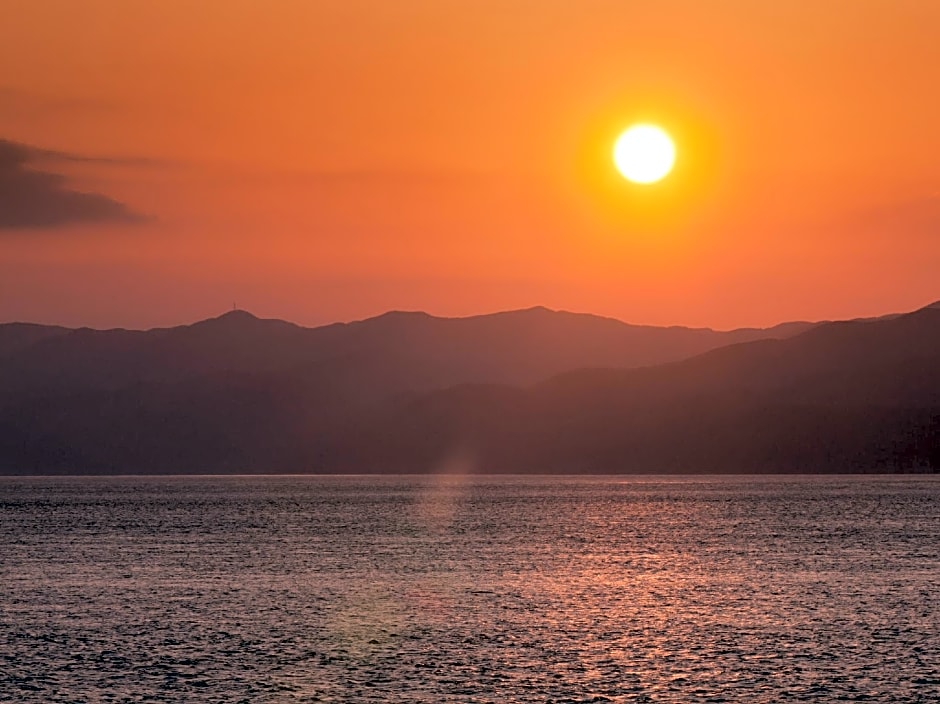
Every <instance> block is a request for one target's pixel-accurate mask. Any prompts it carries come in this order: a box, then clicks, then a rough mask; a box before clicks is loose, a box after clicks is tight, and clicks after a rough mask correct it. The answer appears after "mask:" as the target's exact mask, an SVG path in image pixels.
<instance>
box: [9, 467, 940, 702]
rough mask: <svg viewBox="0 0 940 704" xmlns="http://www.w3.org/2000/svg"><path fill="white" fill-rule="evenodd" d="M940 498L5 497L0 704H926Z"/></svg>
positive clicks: (139, 489) (379, 488)
mask: <svg viewBox="0 0 940 704" xmlns="http://www.w3.org/2000/svg"><path fill="white" fill-rule="evenodd" d="M938 519H940V478H938V477H927V476H907V477H857V478H856V477H852V478H849V477H785V478H782V477H761V478H755V477H694V478H689V477H686V478H669V479H663V478H656V477H631V478H623V477H609V478H603V479H593V478H588V479H585V478H579V479H564V478H552V479H547V478H524V479H523V478H499V479H497V478H488V477H477V478H466V477H464V478H461V477H447V478H440V477H438V478H420V477H385V478H381V477H266V478H261V477H229V478H218V477H188V478H179V477H178V478H174V477H169V478H167V477H161V478H152V477H151V478H148V477H140V478H113V477H112V478H60V479H51V478H29V479H24V478H0V673H2V674H0V701H4V702H5V701H23V702H59V701H62V702H64V701H101V702H107V701H204V702H236V701H252V702H290V701H310V702H315V701H321V702H326V701H336V702H360V701H361V702H369V701H376V702H384V701H404V702H411V701H413V702H563V701H564V702H567V701H571V702H589V701H614V702H680V701H681V702H693V701H702V702H778V701H824V702H831V701H875V702H930V701H937V698H938V696H940V596H938V593H937V589H936V587H937V584H938V583H940V541H938V540H937V526H938Z"/></svg>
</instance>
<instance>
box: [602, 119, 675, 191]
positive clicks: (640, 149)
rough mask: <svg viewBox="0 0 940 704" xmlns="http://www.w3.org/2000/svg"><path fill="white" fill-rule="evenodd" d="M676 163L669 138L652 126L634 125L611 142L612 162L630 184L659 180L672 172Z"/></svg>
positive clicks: (673, 147) (673, 148)
mask: <svg viewBox="0 0 940 704" xmlns="http://www.w3.org/2000/svg"><path fill="white" fill-rule="evenodd" d="M675 162H676V148H675V145H673V143H672V139H670V137H669V135H668V134H666V132H664V131H663V130H662V129H660V128H659V127H656V126H655V125H634V126H632V127H630V128H629V129H628V130H626V131H625V132H624V133H623V134H621V135H620V137H618V138H617V142H616V143H615V144H614V164H616V166H617V170H618V171H619V172H620V173H621V174H622V175H623V177H624V178H626V179H627V180H628V181H632V182H633V183H640V184H647V183H655V182H657V181H660V180H662V179H663V178H665V177H666V176H667V175H668V174H669V172H670V171H672V167H673V165H674V164H675Z"/></svg>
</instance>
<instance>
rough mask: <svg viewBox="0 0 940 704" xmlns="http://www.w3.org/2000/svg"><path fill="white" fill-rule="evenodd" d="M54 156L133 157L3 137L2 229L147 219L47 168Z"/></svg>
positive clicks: (62, 159)
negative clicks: (96, 154)
mask: <svg viewBox="0 0 940 704" xmlns="http://www.w3.org/2000/svg"><path fill="white" fill-rule="evenodd" d="M55 162H100V163H133V162H131V161H128V162H124V161H123V160H116V159H96V158H93V157H84V156H80V155H75V154H68V153H66V152H58V151H53V150H48V149H39V148H37V147H32V146H29V145H26V144H20V143H18V142H11V141H9V140H5V139H0V230H4V229H6V230H12V229H23V228H50V227H62V226H65V225H72V224H79V223H108V222H141V221H142V220H143V218H142V217H141V216H140V215H138V214H136V213H134V212H133V211H132V210H130V209H129V208H128V207H127V206H126V205H125V204H124V203H121V202H119V201H116V200H114V199H113V198H109V197H108V196H105V195H101V194H99V193H85V192H82V191H78V190H74V189H73V188H71V187H70V186H69V184H68V181H67V179H66V178H65V176H63V175H61V174H58V173H55V172H54V171H48V170H46V169H47V168H48V167H46V166H45V165H46V164H50V163H55Z"/></svg>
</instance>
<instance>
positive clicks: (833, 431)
mask: <svg viewBox="0 0 940 704" xmlns="http://www.w3.org/2000/svg"><path fill="white" fill-rule="evenodd" d="M938 370H940V308H938V307H937V306H936V304H935V305H934V306H928V307H927V308H924V309H922V310H920V311H916V312H914V313H910V314H905V315H897V316H887V317H884V318H879V319H872V320H867V321H853V322H836V323H826V324H813V323H793V324H786V325H783V326H778V327H776V328H771V329H769V330H751V329H746V330H736V331H731V332H716V331H712V330H707V329H689V328H656V327H646V326H632V325H627V324H625V323H622V322H619V321H616V320H612V319H608V318H600V317H597V316H591V315H581V314H573V313H564V312H555V311H549V310H547V309H544V308H534V309H529V310H524V311H512V312H507V313H498V314H493V315H485V316H475V317H471V318H457V319H447V318H435V317H433V316H429V315H426V314H423V313H404V312H392V313H387V314H385V315H382V316H379V317H376V318H371V319H369V320H364V321H359V322H356V323H349V324H335V325H328V326H323V327H319V328H303V327H300V326H296V325H293V324H290V323H286V322H283V321H278V320H261V319H258V318H255V317H254V316H252V315H250V314H248V313H245V312H243V311H234V312H231V313H227V314H226V315H223V316H221V317H219V318H214V319H211V320H206V321H202V322H199V323H196V324H194V325H189V326H183V327H178V328H166V329H157V330H149V331H127V330H108V331H96V330H88V329H80V330H65V329H62V328H44V327H41V326H24V325H22V324H14V325H2V326H0V472H4V473H63V472H66V473H89V472H119V473H147V472H183V473H186V472H403V471H404V472H429V471H438V470H439V469H440V468H441V467H444V466H447V465H448V464H449V463H450V462H451V461H452V460H453V459H454V458H455V457H456V458H460V459H461V461H462V463H463V465H464V466H466V467H470V468H472V469H474V470H475V471H488V472H565V473H568V472H705V471H708V472H766V471H784V472H786V471H810V472H816V471H876V470H883V471H900V470H918V471H921V470H924V471H926V470H930V469H933V470H936V469H937V468H938V467H940V456H938V447H940V440H938V437H940V371H938Z"/></svg>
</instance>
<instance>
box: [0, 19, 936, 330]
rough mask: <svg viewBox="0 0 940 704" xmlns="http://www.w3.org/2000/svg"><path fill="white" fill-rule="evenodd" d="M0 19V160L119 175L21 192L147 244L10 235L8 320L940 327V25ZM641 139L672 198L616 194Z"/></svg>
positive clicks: (639, 191) (0, 291) (2, 277)
mask: <svg viewBox="0 0 940 704" xmlns="http://www.w3.org/2000/svg"><path fill="white" fill-rule="evenodd" d="M3 15H4V18H5V21H4V22H2V23H0V139H5V140H9V141H10V142H15V143H21V144H26V145H31V146H32V147H36V148H38V149H44V150H55V151H57V152H65V153H68V154H69V155H76V156H77V155H81V156H94V157H110V158H113V159H115V161H113V162H96V161H75V160H69V159H66V158H64V157H63V156H61V155H59V156H56V157H51V158H50V157H48V155H46V156H45V157H42V158H40V157H34V156H30V157H29V158H30V162H29V163H28V164H26V165H25V166H21V167H17V168H16V169H15V173H13V176H14V177H17V178H19V177H22V176H23V171H24V169H26V168H29V169H40V170H43V171H47V172H50V173H58V174H64V175H67V176H68V177H69V179H70V180H69V182H68V184H67V187H68V188H69V189H74V190H77V191H82V192H89V193H95V194H100V195H103V196H107V197H109V198H111V199H114V200H115V201H118V202H120V203H123V204H124V205H125V206H126V209H127V211H128V212H132V213H134V214H139V215H142V216H145V219H143V220H141V219H134V218H130V217H128V218H121V217H117V218H110V219H113V220H114V221H113V222H110V221H108V220H109V218H102V219H101V221H90V222H68V221H66V222H61V223H58V224H56V225H55V226H51V227H22V226H11V225H10V224H9V223H7V225H6V227H4V224H3V223H4V215H3V213H2V212H0V321H7V320H33V321H39V322H59V323H66V324H71V325H80V324H87V325H92V326H116V325H120V326H129V327H149V326H152V325H165V324H177V323H182V322H188V321H191V320H194V319H197V318H201V317H207V316H209V315H214V314H218V313H220V312H222V311H224V310H225V309H226V308H227V307H231V304H232V302H233V301H237V303H238V305H239V306H240V307H243V308H246V309H248V310H251V311H252V312H254V313H256V314H258V315H262V316H266V317H268V316H270V317H280V318H286V319H290V320H294V321H297V322H301V323H306V324H314V323H322V322H328V321H333V320H348V319H353V318H361V317H365V316H368V315H372V314H376V313H379V312H382V311H385V310H388V309H421V310H427V311H429V312H431V313H435V314H440V315H466V314H474V313H482V312H489V311H493V310H500V309H509V308H521V307H528V306H532V305H546V306H549V307H553V308H563V309H569V310H579V311H586V312H593V313H599V314H605V315H611V316H615V317H618V318H621V319H623V320H627V321H630V322H638V323H651V324H686V325H708V326H713V327H721V328H728V327H735V326H742V325H769V324H773V323H776V322H779V321H782V320H788V319H807V318H809V319H821V318H833V317H849V316H861V315H873V314H879V313H884V312H888V311H895V310H905V309H912V308H915V307H918V306H919V305H923V304H926V303H928V302H930V301H932V300H935V299H937V298H940V273H938V272H940V129H938V125H940V90H938V89H937V86H938V85H940V41H938V40H937V37H938V36H940V2H930V1H928V0H790V1H789V2H762V1H756V0H712V1H710V2H701V0H656V2H652V1H651V0H578V2H573V1H571V0H395V1H394V2H389V1H388V0H330V1H324V0H267V1H266V2H260V1H257V0H200V1H199V2H193V1H192V0H136V1H135V2H126V0H83V2H80V3H79V2H74V1H73V0H5V1H4V2H3ZM636 120H646V121H654V122H657V123H658V124H661V125H662V126H663V127H665V128H666V129H668V130H669V131H670V132H671V133H672V135H673V136H674V138H675V140H676V142H677V147H678V152H679V160H678V162H677V168H676V171H675V172H674V173H673V174H672V175H671V176H670V177H669V178H668V179H667V180H665V181H663V182H662V183H660V184H658V185H656V186H635V185H631V184H629V183H627V182H626V181H624V180H623V179H621V178H619V177H618V176H616V174H615V172H614V171H613V165H612V163H611V160H610V149H611V147H612V143H613V140H614V138H615V137H616V136H617V134H618V132H619V131H620V130H622V129H623V128H625V127H626V126H627V125H629V124H630V123H631V122H633V121H636ZM2 168H5V167H4V166H3V163H0V169H2ZM6 168H12V167H9V166H8V167H6ZM3 179H4V177H3V172H2V171H0V188H3V187H5V185H4V184H6V183H7V182H6V181H4V180H3ZM40 195H41V194H40ZM38 197H39V196H37V198H38ZM0 198H2V193H0ZM0 204H2V201H0ZM39 205H41V203H39Z"/></svg>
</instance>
